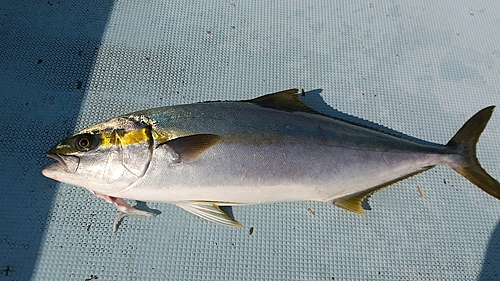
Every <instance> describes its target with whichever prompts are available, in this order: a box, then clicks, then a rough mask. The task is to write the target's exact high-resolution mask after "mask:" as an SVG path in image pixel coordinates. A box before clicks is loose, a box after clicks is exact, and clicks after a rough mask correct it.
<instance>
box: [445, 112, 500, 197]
mask: <svg viewBox="0 0 500 281" xmlns="http://www.w3.org/2000/svg"><path fill="white" fill-rule="evenodd" d="M493 108H495V107H494V106H489V107H486V108H484V109H482V110H481V111H479V112H478V113H476V114H475V115H474V116H472V117H471V118H470V119H469V121H467V122H466V123H465V124H464V125H463V126H462V128H460V130H458V132H457V133H456V134H455V136H454V137H453V138H452V139H451V140H450V141H449V142H448V143H447V144H446V146H447V147H449V148H450V149H453V150H455V151H456V152H457V153H458V154H460V155H461V156H462V157H461V161H460V162H459V163H454V165H450V166H451V168H453V169H454V170H455V171H457V172H458V173H460V174H461V175H462V176H464V177H465V178H466V179H468V180H469V181H470V182H472V183H473V184H475V185H477V186H478V187H479V188H481V189H482V190H484V191H486V192H487V193H488V194H490V195H491V196H493V197H495V198H497V199H500V183H499V182H498V181H497V180H496V179H494V178H493V177H492V176H490V175H489V174H488V173H487V172H486V171H485V170H484V169H483V168H482V167H481V164H479V161H478V160H477V157H476V144H477V141H478V140H479V136H480V135H481V133H482V132H483V130H484V128H485V127H486V123H488V120H490V117H491V114H492V113H493Z"/></svg>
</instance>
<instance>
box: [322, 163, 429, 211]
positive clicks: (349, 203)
mask: <svg viewBox="0 0 500 281" xmlns="http://www.w3.org/2000/svg"><path fill="white" fill-rule="evenodd" d="M433 167H434V166H428V167H423V168H422V169H420V170H418V171H416V172H413V173H411V174H408V175H405V176H403V177H400V178H396V179H394V180H392V181H389V182H386V183H384V184H381V185H377V186H375V187H372V188H369V189H367V190H363V191H361V192H357V193H353V194H349V195H346V196H343V197H340V198H335V199H333V200H330V201H328V202H329V203H332V204H334V205H335V206H337V207H340V208H342V209H344V210H347V211H349V212H353V213H356V214H361V215H362V214H365V213H366V212H365V209H363V206H362V203H363V200H364V199H365V198H366V197H368V196H370V195H371V194H373V193H374V192H376V191H378V190H380V189H382V188H384V187H387V186H389V185H391V184H393V183H396V182H398V181H400V180H403V179H406V178H409V177H412V176H414V175H416V174H419V173H421V172H424V171H427V170H429V169H431V168H433Z"/></svg>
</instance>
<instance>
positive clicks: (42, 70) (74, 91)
mask: <svg viewBox="0 0 500 281" xmlns="http://www.w3.org/2000/svg"><path fill="white" fill-rule="evenodd" d="M113 2H114V1H110V0H83V1H56V0H45V1H15V0H3V1H1V2H0V15H1V16H0V167H1V169H0V192H1V196H0V225H1V227H0V280H4V279H5V280H29V279H30V278H31V277H32V273H33V270H34V268H35V266H36V261H37V256H38V254H39V253H40V251H41V250H42V248H41V247H42V246H43V245H42V244H41V242H42V240H43V239H50V238H45V237H44V233H45V230H46V228H47V227H48V223H47V222H48V221H50V219H51V214H50V210H51V206H52V203H53V199H54V197H55V196H56V195H57V194H56V185H57V183H56V182H55V181H52V180H49V179H46V178H44V177H43V176H42V175H41V172H40V170H41V167H42V166H43V165H45V164H48V163H50V162H52V161H51V160H50V159H48V158H46V157H45V151H47V150H48V149H49V148H50V146H52V145H53V144H54V142H55V141H57V140H59V139H62V138H64V137H66V136H67V135H69V134H70V133H72V131H73V129H74V127H75V120H76V117H77V115H78V113H79V110H80V105H81V102H82V98H83V97H84V95H85V89H86V87H87V86H88V83H87V81H88V79H89V74H90V72H91V71H92V67H93V65H94V62H95V60H96V56H97V53H98V51H99V46H100V42H101V40H102V36H103V33H104V30H105V26H106V22H107V20H108V17H109V14H110V12H111V9H112V7H113ZM68 212H71V210H68Z"/></svg>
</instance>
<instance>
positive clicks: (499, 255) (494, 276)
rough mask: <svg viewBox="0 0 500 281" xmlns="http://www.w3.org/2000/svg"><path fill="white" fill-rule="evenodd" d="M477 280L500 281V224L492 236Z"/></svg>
mask: <svg viewBox="0 0 500 281" xmlns="http://www.w3.org/2000/svg"><path fill="white" fill-rule="evenodd" d="M477 280H479V281H489V280H500V222H499V223H498V224H497V227H496V228H495V230H494V231H493V233H492V234H491V237H490V241H489V243H488V248H487V249H486V254H485V257H484V261H483V268H482V270H481V273H480V274H479V277H478V279H477Z"/></svg>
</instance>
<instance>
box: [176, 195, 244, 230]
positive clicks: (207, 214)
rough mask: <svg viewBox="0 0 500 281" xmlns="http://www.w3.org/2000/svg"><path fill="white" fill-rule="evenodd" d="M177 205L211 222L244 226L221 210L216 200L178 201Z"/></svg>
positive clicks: (238, 226)
mask: <svg viewBox="0 0 500 281" xmlns="http://www.w3.org/2000/svg"><path fill="white" fill-rule="evenodd" d="M175 205H177V206H178V207H180V208H182V209H184V210H186V211H188V212H190V213H191V214H194V215H197V216H198V217H200V218H203V219H206V220H208V221H211V222H215V223H218V224H222V225H225V226H230V227H237V228H240V227H243V226H242V225H241V224H240V223H239V222H237V221H235V220H234V219H232V218H231V217H229V216H228V214H226V213H225V212H224V211H223V210H221V208H220V207H219V204H217V203H214V202H198V201H186V202H180V203H176V204H175Z"/></svg>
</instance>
